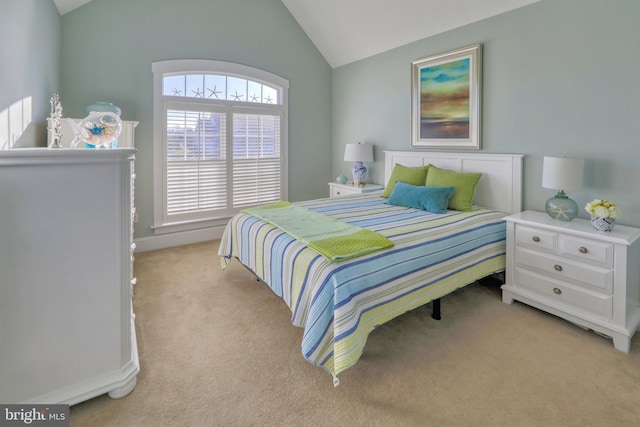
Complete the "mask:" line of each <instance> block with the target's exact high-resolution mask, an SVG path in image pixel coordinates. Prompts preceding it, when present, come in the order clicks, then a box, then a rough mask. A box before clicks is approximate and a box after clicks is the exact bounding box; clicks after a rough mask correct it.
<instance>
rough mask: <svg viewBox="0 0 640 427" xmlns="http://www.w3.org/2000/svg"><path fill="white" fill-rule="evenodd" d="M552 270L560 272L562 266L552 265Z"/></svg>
mask: <svg viewBox="0 0 640 427" xmlns="http://www.w3.org/2000/svg"><path fill="white" fill-rule="evenodd" d="M553 268H554V269H555V270H556V271H562V266H561V265H558V264H556V265H554V266H553Z"/></svg>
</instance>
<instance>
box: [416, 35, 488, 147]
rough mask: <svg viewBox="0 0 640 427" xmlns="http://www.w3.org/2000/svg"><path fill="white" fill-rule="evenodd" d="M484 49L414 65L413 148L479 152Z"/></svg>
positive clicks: (463, 50)
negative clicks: (474, 150)
mask: <svg viewBox="0 0 640 427" xmlns="http://www.w3.org/2000/svg"><path fill="white" fill-rule="evenodd" d="M481 60H482V46H481V45H479V44H477V45H473V46H468V47H465V48H461V49H458V50H454V51H451V52H445V53H441V54H438V55H433V56H430V57H428V58H422V59H418V60H415V61H413V63H412V64H413V68H412V74H411V78H412V83H411V85H412V95H411V100H412V116H411V135H412V141H411V145H412V146H413V147H429V148H431V147H433V148H440V147H445V148H472V149H476V150H477V149H480V83H481Z"/></svg>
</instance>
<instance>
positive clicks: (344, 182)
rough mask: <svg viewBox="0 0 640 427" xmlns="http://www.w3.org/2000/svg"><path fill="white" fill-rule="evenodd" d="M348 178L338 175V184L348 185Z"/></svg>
mask: <svg viewBox="0 0 640 427" xmlns="http://www.w3.org/2000/svg"><path fill="white" fill-rule="evenodd" d="M347 180H348V178H347V177H346V176H344V175H342V174H340V175H338V177H336V182H337V183H338V184H346V183H347Z"/></svg>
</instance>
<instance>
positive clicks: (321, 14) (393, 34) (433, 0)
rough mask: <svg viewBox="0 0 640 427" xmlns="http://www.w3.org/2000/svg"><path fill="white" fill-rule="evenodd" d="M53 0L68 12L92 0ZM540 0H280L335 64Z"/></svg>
mask: <svg viewBox="0 0 640 427" xmlns="http://www.w3.org/2000/svg"><path fill="white" fill-rule="evenodd" d="M53 1H54V3H55V4H56V6H57V8H58V11H59V12H60V14H61V15H64V14H65V13H67V12H70V11H72V10H74V9H76V8H78V7H80V6H83V5H84V4H86V3H89V2H90V1H91V0H53ZM176 1H181V0H176ZM210 1H211V2H212V3H214V2H215V0H210ZM236 1H238V0H236ZM537 1H540V0H481V1H480V0H393V1H389V0H282V3H283V4H284V5H285V6H286V7H287V9H289V12H290V13H291V15H293V17H294V18H295V19H296V21H298V23H299V24H300V26H301V27H302V29H303V30H304V31H305V32H306V33H307V35H308V36H309V38H310V39H311V41H312V42H313V43H314V44H315V45H316V47H317V48H318V50H319V51H320V53H322V55H323V56H324V57H325V59H326V60H327V62H329V64H330V65H331V66H332V67H334V68H335V67H339V66H341V65H345V64H348V63H351V62H354V61H357V60H360V59H363V58H367V57H369V56H373V55H376V54H378V53H382V52H385V51H387V50H390V49H393V48H396V47H399V46H402V45H405V44H407V43H411V42H413V41H416V40H420V39H423V38H425V37H429V36H432V35H435V34H439V33H442V32H445V31H448V30H451V29H453V28H457V27H461V26H463V25H466V24H470V23H472V22H476V21H480V20H482V19H486V18H489V17H491V16H495V15H499V14H501V13H505V12H508V11H510V10H513V9H517V8H519V7H522V6H526V5H528V4H531V3H535V2H537Z"/></svg>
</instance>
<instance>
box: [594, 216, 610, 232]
mask: <svg viewBox="0 0 640 427" xmlns="http://www.w3.org/2000/svg"><path fill="white" fill-rule="evenodd" d="M591 225H593V228H595V229H596V230H598V231H611V230H613V227H614V226H615V225H616V219H615V218H603V217H600V216H592V217H591Z"/></svg>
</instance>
